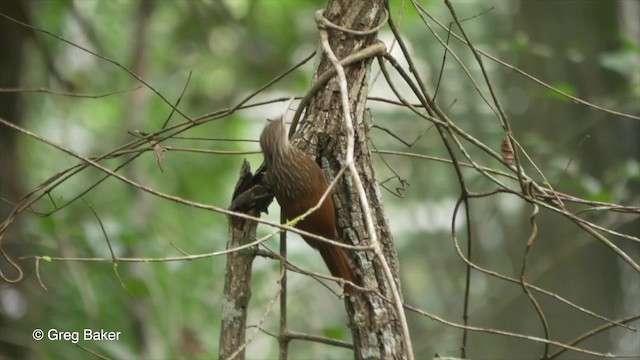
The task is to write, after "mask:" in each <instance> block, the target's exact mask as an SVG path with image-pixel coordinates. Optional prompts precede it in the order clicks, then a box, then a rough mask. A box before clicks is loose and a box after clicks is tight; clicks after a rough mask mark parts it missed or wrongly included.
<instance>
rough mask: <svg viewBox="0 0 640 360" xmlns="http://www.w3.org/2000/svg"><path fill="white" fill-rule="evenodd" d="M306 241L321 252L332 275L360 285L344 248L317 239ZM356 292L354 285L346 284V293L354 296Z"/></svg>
mask: <svg viewBox="0 0 640 360" xmlns="http://www.w3.org/2000/svg"><path fill="white" fill-rule="evenodd" d="M305 240H307V242H309V243H313V245H314V246H313V247H315V248H316V249H318V251H320V255H322V259H323V260H324V262H325V264H327V267H328V268H329V271H330V272H331V275H333V276H334V277H339V278H342V279H344V280H347V281H350V282H352V283H354V284H358V281H357V278H356V274H355V272H354V271H353V267H352V265H351V262H350V261H349V258H348V257H347V253H346V252H345V251H344V249H343V248H340V247H337V246H333V245H331V244H328V243H325V242H319V241H317V240H315V239H305ZM309 240H311V241H309ZM355 290H356V289H355V288H354V287H353V286H352V285H350V284H348V283H347V284H345V287H344V291H345V293H347V294H353V293H354V292H355Z"/></svg>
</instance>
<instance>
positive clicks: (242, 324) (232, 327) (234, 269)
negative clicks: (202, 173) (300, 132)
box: [219, 160, 273, 359]
mask: <svg viewBox="0 0 640 360" xmlns="http://www.w3.org/2000/svg"><path fill="white" fill-rule="evenodd" d="M259 176H260V174H259V173H258V174H256V175H255V176H254V175H253V174H251V170H250V168H249V163H248V162H247V161H246V160H245V161H244V162H243V163H242V168H241V169H240V177H239V179H238V182H237V183H236V188H235V191H234V193H233V200H232V202H231V206H230V207H229V209H230V210H233V211H238V212H243V213H245V214H248V215H251V216H255V217H259V216H260V213H261V212H262V211H263V210H264V209H266V207H267V206H268V204H269V203H270V202H271V200H272V199H273V197H272V196H271V195H268V193H267V190H266V189H265V188H264V186H263V185H256V183H255V181H256V180H257V178H259ZM257 226H258V224H257V223H256V222H255V221H253V220H248V219H242V218H237V217H230V218H229V236H230V238H229V241H228V242H227V249H230V248H235V247H238V246H241V245H244V244H247V243H249V242H251V241H252V240H253V239H255V237H256V228H257ZM254 258H255V252H254V251H251V250H242V251H237V252H232V253H230V254H229V255H227V269H226V271H225V278H224V298H223V300H222V324H221V327H220V343H219V358H220V359H227V358H229V357H230V356H233V354H234V353H236V352H237V354H236V355H235V356H234V359H244V348H243V349H241V350H240V351H237V350H238V349H239V348H241V347H244V346H245V329H246V321H247V311H248V308H249V301H250V300H251V267H252V264H253V259H254Z"/></svg>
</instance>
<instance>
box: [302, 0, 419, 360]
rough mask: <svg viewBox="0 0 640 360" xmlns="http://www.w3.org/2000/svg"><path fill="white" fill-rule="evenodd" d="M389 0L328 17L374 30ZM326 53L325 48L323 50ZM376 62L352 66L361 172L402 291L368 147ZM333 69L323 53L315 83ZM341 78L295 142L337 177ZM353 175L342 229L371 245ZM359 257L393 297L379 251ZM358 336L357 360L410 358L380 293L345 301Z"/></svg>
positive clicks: (347, 45)
mask: <svg viewBox="0 0 640 360" xmlns="http://www.w3.org/2000/svg"><path fill="white" fill-rule="evenodd" d="M384 11H385V10H384V1H346V0H334V1H330V2H329V4H328V5H327V8H326V10H325V12H324V16H325V18H327V19H328V20H329V21H331V22H333V23H334V24H336V25H339V26H340V27H343V28H346V29H351V30H368V29H372V28H374V27H376V26H377V25H378V24H379V22H380V21H382V20H383V19H384V16H383V15H384ZM327 31H328V32H329V42H330V45H331V48H332V49H333V52H334V53H335V55H336V56H337V58H338V59H339V60H340V59H343V58H345V57H346V56H348V55H350V54H352V53H355V52H357V51H359V50H362V49H364V48H366V47H367V46H370V45H372V44H373V43H374V42H376V41H377V37H376V35H375V34H372V35H366V36H361V35H353V34H350V33H347V32H343V31H340V30H334V29H328V30H327ZM318 52H319V53H322V50H321V47H320V46H319V49H318ZM371 60H372V59H371V58H370V59H367V60H365V61H362V62H357V63H355V64H353V65H350V66H348V67H345V75H346V78H347V83H348V90H349V104H350V109H351V116H352V118H353V126H354V130H355V153H354V158H355V161H356V168H357V171H358V173H359V174H360V177H361V180H362V183H363V185H364V188H365V191H366V194H367V199H368V202H369V204H368V207H369V208H370V210H371V214H372V217H373V223H374V226H375V231H376V233H377V237H378V239H379V241H380V243H381V245H382V249H383V252H384V255H385V258H386V261H387V263H388V264H389V266H390V268H391V270H392V272H393V274H394V276H395V281H396V284H397V285H398V287H399V280H398V275H397V274H398V261H397V254H396V249H395V247H394V245H393V239H392V236H391V233H390V230H389V226H388V222H387V219H386V217H385V213H384V206H383V204H382V198H381V196H380V191H379V187H378V184H377V182H376V179H375V171H374V169H373V165H372V161H371V153H370V150H369V146H368V131H367V127H366V124H365V123H364V113H365V109H366V98H367V94H368V83H367V81H368V74H369V71H370V65H371ZM331 67H332V64H331V62H330V61H329V60H328V59H327V57H326V55H325V54H323V53H322V55H321V60H320V62H319V64H318V67H317V69H316V74H315V78H317V77H318V76H319V75H320V74H322V73H324V72H325V71H326V70H328V69H330V68H331ZM337 81H338V80H337V78H336V77H334V78H333V79H331V80H330V81H329V82H327V83H326V84H325V85H324V86H322V87H321V88H320V90H319V91H318V92H317V93H316V94H315V96H314V97H313V99H312V100H311V102H310V105H309V107H308V108H307V111H306V116H305V119H304V121H303V122H302V123H301V126H300V129H299V131H298V133H297V134H296V138H295V140H294V141H295V142H296V143H297V144H298V145H299V147H300V148H302V149H304V150H305V151H307V152H308V153H309V154H310V155H311V156H312V157H320V158H321V161H318V162H319V163H328V164H329V168H330V172H331V173H332V174H337V173H338V172H339V171H340V169H341V168H342V167H344V166H345V158H346V148H347V145H346V138H347V135H346V132H345V125H344V116H343V110H342V106H341V102H340V92H339V86H338V82H337ZM351 179H352V177H351V175H350V174H349V173H348V172H347V173H346V175H345V177H344V180H343V181H341V182H340V184H339V185H338V187H337V188H336V190H335V191H334V195H333V201H334V204H335V206H336V212H337V214H338V227H339V232H340V234H341V236H342V239H343V241H345V242H346V243H348V244H353V245H369V244H370V241H369V240H370V236H369V234H368V233H367V230H366V226H365V218H364V215H363V208H362V206H361V204H360V200H359V197H358V193H357V190H356V188H355V187H354V186H353V182H352V181H351ZM350 254H351V259H352V261H353V263H354V264H355V266H356V267H357V269H358V271H359V273H360V275H361V276H362V277H363V279H364V282H363V283H364V285H365V286H366V287H369V288H373V289H377V290H378V291H379V292H380V293H381V294H382V295H383V296H384V297H386V298H387V299H392V295H391V291H390V288H389V283H388V281H387V279H386V277H385V275H384V272H383V270H382V268H381V264H380V263H379V261H378V260H377V259H376V258H375V255H374V253H373V252H372V251H357V252H356V251H350ZM345 304H346V308H347V312H348V315H349V319H350V320H349V321H350V327H351V331H352V335H353V345H354V356H355V358H356V359H403V358H405V357H406V352H407V348H406V342H405V339H404V337H403V333H402V329H401V326H400V323H399V319H398V313H397V311H396V308H395V306H394V305H393V304H391V303H390V302H387V301H385V300H383V299H382V298H380V297H379V296H378V295H376V294H374V293H360V294H358V295H357V296H350V297H347V298H346V299H345Z"/></svg>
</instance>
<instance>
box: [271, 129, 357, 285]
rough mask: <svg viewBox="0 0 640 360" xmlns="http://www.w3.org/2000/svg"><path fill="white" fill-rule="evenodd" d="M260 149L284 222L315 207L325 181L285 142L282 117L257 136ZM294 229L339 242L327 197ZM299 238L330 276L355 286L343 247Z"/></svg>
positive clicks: (317, 169) (319, 171) (309, 161)
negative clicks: (314, 252)
mask: <svg viewBox="0 0 640 360" xmlns="http://www.w3.org/2000/svg"><path fill="white" fill-rule="evenodd" d="M260 148H261V149H262V153H263V155H264V163H265V170H266V171H265V175H264V176H265V181H266V183H267V185H269V186H270V187H271V190H272V192H273V195H274V196H275V198H276V200H277V201H278V204H280V208H281V209H282V212H283V214H284V216H285V217H286V218H287V220H293V219H295V218H297V217H298V216H300V215H302V214H304V213H306V212H307V211H308V210H309V209H310V208H312V207H314V206H316V205H317V204H318V202H319V201H320V198H321V197H322V195H324V193H325V192H326V191H327V189H328V188H329V185H328V183H327V179H326V178H325V177H324V174H323V173H322V169H320V166H319V165H318V164H317V163H316V162H315V161H313V160H312V159H311V157H310V156H309V155H307V154H306V153H304V152H303V151H302V150H300V149H298V148H297V147H296V146H294V145H293V144H292V143H291V142H289V138H288V137H287V132H286V127H285V124H284V116H282V117H280V119H278V120H275V121H270V122H269V123H268V124H267V125H266V126H265V128H264V130H263V131H262V134H261V135H260ZM295 227H296V228H297V229H300V230H304V231H306V232H309V233H311V234H314V235H318V236H322V237H325V238H327V239H331V240H335V241H341V240H340V237H339V235H338V231H337V228H336V215H335V210H334V206H333V200H332V199H331V195H330V194H329V195H328V196H326V198H325V199H324V201H323V203H322V204H321V205H320V207H319V208H318V209H317V210H316V211H314V212H312V213H311V214H309V215H307V217H305V218H304V219H302V220H300V221H299V222H297V223H296V224H295ZM302 238H303V239H304V240H305V241H306V242H307V244H309V245H310V246H311V247H313V248H315V249H316V250H318V251H319V252H320V255H321V256H322V259H323V260H324V262H325V264H326V265H327V268H329V272H331V275H333V276H334V277H338V278H342V279H343V280H347V281H350V282H352V283H354V284H357V282H356V276H355V273H354V271H353V267H352V264H351V262H350V261H349V258H348V256H347V254H346V252H345V251H344V248H341V247H338V246H335V245H332V244H329V243H327V242H324V241H321V240H318V239H314V238H312V237H309V236H305V235H302ZM344 291H345V293H346V294H353V293H354V291H355V288H354V287H353V286H351V285H350V284H349V283H346V284H345V287H344Z"/></svg>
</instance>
